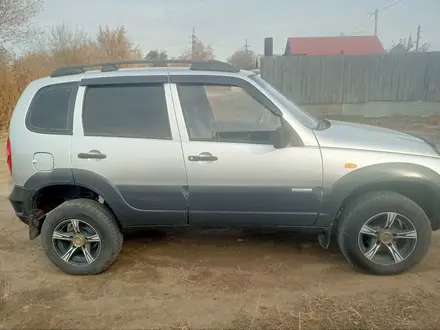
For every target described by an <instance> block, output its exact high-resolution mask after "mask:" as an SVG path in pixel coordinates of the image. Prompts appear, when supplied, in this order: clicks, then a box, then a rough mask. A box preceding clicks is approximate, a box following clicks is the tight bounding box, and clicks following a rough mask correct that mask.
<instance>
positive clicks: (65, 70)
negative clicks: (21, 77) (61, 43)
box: [50, 60, 240, 77]
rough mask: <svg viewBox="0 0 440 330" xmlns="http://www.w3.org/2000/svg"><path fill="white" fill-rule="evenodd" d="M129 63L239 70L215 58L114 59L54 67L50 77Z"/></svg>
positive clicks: (111, 68)
mask: <svg viewBox="0 0 440 330" xmlns="http://www.w3.org/2000/svg"><path fill="white" fill-rule="evenodd" d="M130 64H150V65H151V66H155V67H157V66H164V67H167V66H168V65H169V64H190V65H191V66H190V69H191V70H197V71H220V72H239V71H240V70H238V69H237V68H235V67H234V66H232V65H231V64H229V63H226V62H221V61H217V60H207V61H193V60H166V61H150V60H134V61H115V62H102V63H88V64H80V65H72V66H66V67H62V68H59V69H56V70H55V71H54V72H52V74H51V75H50V76H51V77H62V76H70V75H74V74H80V73H84V72H85V71H86V70H85V69H87V68H94V67H100V68H101V71H102V72H110V71H116V70H119V68H120V66H121V65H130Z"/></svg>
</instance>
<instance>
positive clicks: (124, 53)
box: [97, 26, 142, 60]
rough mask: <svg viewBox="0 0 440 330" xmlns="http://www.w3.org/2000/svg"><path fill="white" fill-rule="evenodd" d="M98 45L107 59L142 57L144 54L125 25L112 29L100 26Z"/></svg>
mask: <svg viewBox="0 0 440 330" xmlns="http://www.w3.org/2000/svg"><path fill="white" fill-rule="evenodd" d="M97 46H98V50H99V51H100V53H101V55H103V56H104V57H105V59H107V60H122V59H141V58H142V54H141V52H140V50H139V48H138V47H137V46H135V45H134V44H133V43H132V42H131V41H130V39H129V38H128V36H127V30H126V29H125V27H124V26H120V27H117V28H115V29H110V28H109V27H108V26H106V27H100V28H99V33H98V37H97Z"/></svg>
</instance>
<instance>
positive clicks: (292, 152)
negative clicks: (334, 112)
mask: <svg viewBox="0 0 440 330" xmlns="http://www.w3.org/2000/svg"><path fill="white" fill-rule="evenodd" d="M173 81H174V82H175V84H172V87H171V88H172V93H173V94H172V95H173V100H174V106H175V109H176V115H177V120H178V124H179V128H180V133H181V138H182V146H183V154H184V159H185V166H186V170H187V175H188V185H189V196H190V220H189V221H190V224H196V225H213V226H215V225H220V226H224V225H230V226H234V225H239V226H243V225H263V226H308V225H313V223H314V221H315V220H316V217H317V212H318V210H319V207H320V203H321V197H320V196H321V191H320V187H321V185H322V164H321V155H320V151H319V149H318V148H317V147H316V146H315V147H312V148H307V147H304V146H303V145H302V143H301V139H299V137H298V139H297V140H296V141H293V142H292V145H291V146H290V147H288V148H283V149H275V148H274V146H273V140H272V138H273V134H274V131H275V130H276V129H277V128H279V127H280V125H281V117H280V116H279V115H276V113H277V111H278V113H279V111H280V110H279V109H274V104H273V103H271V102H270V100H269V99H268V98H266V96H265V95H264V94H263V93H261V92H259V90H258V88H256V87H255V86H253V85H252V84H250V83H248V82H246V81H245V80H244V79H241V78H237V77H235V78H233V77H213V76H197V77H190V78H188V81H186V78H185V77H184V76H181V77H174V78H173V77H172V76H171V82H173Z"/></svg>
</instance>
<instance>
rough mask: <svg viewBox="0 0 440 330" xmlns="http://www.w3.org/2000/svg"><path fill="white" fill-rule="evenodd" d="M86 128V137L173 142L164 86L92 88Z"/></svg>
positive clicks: (86, 106)
mask: <svg viewBox="0 0 440 330" xmlns="http://www.w3.org/2000/svg"><path fill="white" fill-rule="evenodd" d="M83 127H84V135H85V136H107V137H124V138H144V139H166V140H170V139H171V138H172V137H171V128H170V124H169V119H168V109H167V104H166V98H165V90H164V86H163V84H129V85H101V86H89V87H88V88H87V91H86V95H85V99H84V109H83Z"/></svg>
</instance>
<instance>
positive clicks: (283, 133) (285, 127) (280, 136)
mask: <svg viewBox="0 0 440 330" xmlns="http://www.w3.org/2000/svg"><path fill="white" fill-rule="evenodd" d="M280 119H281V126H279V127H278V128H277V129H276V131H275V132H273V136H272V143H273V146H274V148H275V149H282V148H285V147H287V146H288V145H289V142H290V136H291V134H290V133H291V132H290V125H289V124H288V123H286V122H285V120H284V119H283V117H281V118H280Z"/></svg>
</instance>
